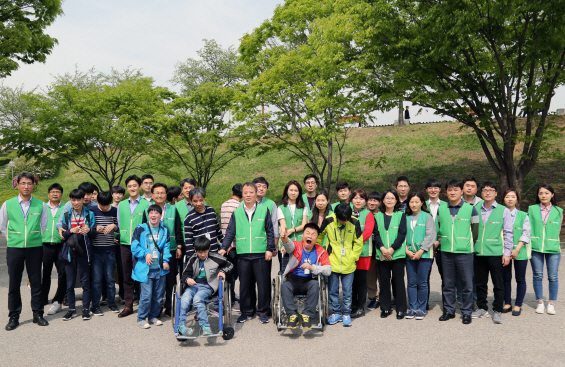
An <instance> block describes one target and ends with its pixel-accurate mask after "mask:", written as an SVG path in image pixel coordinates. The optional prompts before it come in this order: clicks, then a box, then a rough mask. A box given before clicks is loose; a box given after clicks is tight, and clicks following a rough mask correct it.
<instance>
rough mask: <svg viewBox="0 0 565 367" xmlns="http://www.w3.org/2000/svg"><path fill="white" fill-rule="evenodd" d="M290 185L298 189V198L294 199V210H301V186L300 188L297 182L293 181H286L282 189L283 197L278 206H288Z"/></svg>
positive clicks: (302, 202)
mask: <svg viewBox="0 0 565 367" xmlns="http://www.w3.org/2000/svg"><path fill="white" fill-rule="evenodd" d="M292 185H294V186H296V187H297V188H298V197H297V198H296V209H302V208H304V206H305V205H304V200H302V186H300V184H299V183H298V181H294V180H290V181H288V183H287V184H286V186H285V187H284V191H283V197H282V200H281V202H280V203H279V204H280V205H284V206H288V188H289V187H290V186H292Z"/></svg>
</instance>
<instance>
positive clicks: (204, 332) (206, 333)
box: [200, 326, 214, 336]
mask: <svg viewBox="0 0 565 367" xmlns="http://www.w3.org/2000/svg"><path fill="white" fill-rule="evenodd" d="M200 332H201V333H202V336H210V335H214V334H213V333H212V329H210V326H201V327H200Z"/></svg>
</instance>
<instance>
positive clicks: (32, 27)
mask: <svg viewBox="0 0 565 367" xmlns="http://www.w3.org/2000/svg"><path fill="white" fill-rule="evenodd" d="M61 14H63V10H62V9H61V1H60V0H11V1H0V21H1V24H2V25H1V26H0V78H5V77H6V76H9V75H11V73H12V71H14V70H17V69H18V67H19V65H18V62H22V63H25V64H33V63H34V62H36V61H38V62H45V58H46V56H47V55H49V54H50V53H51V50H52V49H53V47H54V46H55V45H56V44H57V40H56V39H55V38H52V37H50V36H49V35H47V34H45V33H43V32H44V29H45V28H46V27H47V26H49V25H51V24H52V23H53V21H54V20H55V18H57V17H58V16H59V15H61Z"/></svg>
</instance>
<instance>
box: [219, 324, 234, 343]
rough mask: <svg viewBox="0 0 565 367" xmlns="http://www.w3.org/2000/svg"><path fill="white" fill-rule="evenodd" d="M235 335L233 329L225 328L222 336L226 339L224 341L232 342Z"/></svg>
mask: <svg viewBox="0 0 565 367" xmlns="http://www.w3.org/2000/svg"><path fill="white" fill-rule="evenodd" d="M234 334H235V330H234V329H233V327H231V326H224V333H223V334H222V338H224V340H230V339H231V338H233V336H234Z"/></svg>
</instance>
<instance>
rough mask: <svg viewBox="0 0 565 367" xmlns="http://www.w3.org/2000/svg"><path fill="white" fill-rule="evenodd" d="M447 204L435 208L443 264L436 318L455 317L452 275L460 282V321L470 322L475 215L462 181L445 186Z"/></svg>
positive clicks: (475, 230) (454, 292)
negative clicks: (441, 302) (465, 198)
mask: <svg viewBox="0 0 565 367" xmlns="http://www.w3.org/2000/svg"><path fill="white" fill-rule="evenodd" d="M446 190H447V197H448V199H449V203H448V205H447V206H441V205H440V207H439V209H438V214H437V225H438V240H439V243H438V242H436V243H434V246H436V247H437V246H440V250H441V262H442V265H443V282H444V285H443V296H444V299H445V301H444V305H443V315H441V317H440V318H439V321H447V320H449V319H453V318H455V307H456V304H457V296H456V293H457V292H456V287H455V277H456V275H459V276H460V277H461V281H462V283H463V302H462V303H461V314H462V315H463V324H470V323H471V321H472V320H471V313H472V311H473V243H474V241H475V239H476V238H477V233H478V225H479V214H478V212H477V210H476V209H475V208H474V207H473V206H472V205H469V204H467V203H466V202H465V201H463V199H461V195H462V194H463V182H461V181H459V180H451V181H449V182H448V183H447V185H446Z"/></svg>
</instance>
